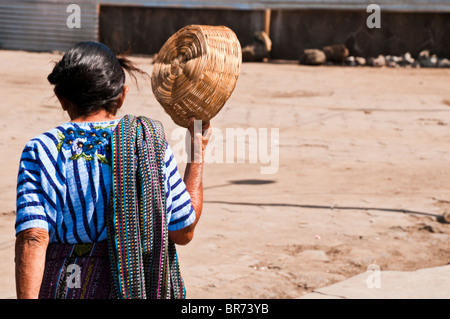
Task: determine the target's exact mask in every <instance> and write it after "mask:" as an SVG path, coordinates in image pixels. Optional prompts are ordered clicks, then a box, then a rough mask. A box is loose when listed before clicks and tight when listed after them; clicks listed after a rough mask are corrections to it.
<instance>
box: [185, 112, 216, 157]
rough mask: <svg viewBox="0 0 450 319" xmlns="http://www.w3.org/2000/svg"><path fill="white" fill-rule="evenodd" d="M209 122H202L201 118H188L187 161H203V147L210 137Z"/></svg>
mask: <svg viewBox="0 0 450 319" xmlns="http://www.w3.org/2000/svg"><path fill="white" fill-rule="evenodd" d="M211 131H212V130H211V124H210V122H209V121H208V122H206V123H202V121H201V120H195V118H193V117H191V118H190V119H189V126H188V132H189V134H186V152H187V154H188V163H203V160H204V154H205V148H206V145H208V142H209V138H210V137H211Z"/></svg>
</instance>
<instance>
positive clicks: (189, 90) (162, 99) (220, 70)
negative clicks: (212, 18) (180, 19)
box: [152, 25, 242, 127]
mask: <svg viewBox="0 0 450 319" xmlns="http://www.w3.org/2000/svg"><path fill="white" fill-rule="evenodd" d="M241 63H242V53H241V46H240V43H239V41H238V39H237V37H236V35H235V34H234V32H233V31H232V30H230V29H229V28H227V27H225V26H204V25H190V26H187V27H184V28H182V29H181V30H179V31H178V32H177V33H175V34H174V35H172V36H171V37H170V38H169V40H167V42H166V43H165V44H164V45H163V47H162V48H161V50H160V52H159V53H158V55H157V58H156V60H155V63H154V66H153V72H152V89H153V94H154V95H155V98H156V99H157V100H158V102H159V103H160V104H161V105H162V107H163V108H164V110H165V111H166V112H167V113H168V114H169V116H170V117H171V118H172V120H173V121H174V122H175V123H176V124H178V125H180V126H182V127H187V126H188V120H189V118H190V117H195V118H196V119H198V120H202V121H203V122H207V121H209V120H210V119H212V118H213V117H214V116H215V115H216V114H217V113H218V112H219V111H220V110H221V109H222V107H223V106H224V105H225V102H226V101H227V100H228V99H229V97H230V96H231V93H232V92H233V90H234V88H235V86H236V82H237V79H238V77H239V72H240V67H241Z"/></svg>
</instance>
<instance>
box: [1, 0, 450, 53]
mask: <svg viewBox="0 0 450 319" xmlns="http://www.w3.org/2000/svg"><path fill="white" fill-rule="evenodd" d="M74 2H75V3H76V4H78V5H79V6H80V8H81V28H79V29H78V28H73V29H70V28H68V27H67V25H66V22H67V17H68V16H69V15H70V13H68V12H67V6H68V5H69V4H71V3H74ZM372 2H374V1H372V0H368V1H366V0H345V1H343V0H290V1H275V0H273V1H269V0H243V1H238V0H197V1H187V0H171V1H169V0H159V1H145V0H76V1H73V0H0V49H13V50H29V51H54V50H61V51H63V50H66V49H67V48H68V47H70V46H72V45H73V44H75V43H77V42H80V41H87V40H92V41H104V42H106V43H107V44H108V45H110V46H111V47H113V48H114V49H116V50H118V51H124V50H127V49H129V48H131V53H139V54H142V53H143V54H153V53H156V52H157V51H158V50H159V48H160V47H161V46H162V44H163V43H164V41H165V40H167V38H168V37H169V36H170V35H171V34H173V33H174V32H175V31H177V30H178V29H179V28H181V27H183V26H185V25H188V24H194V23H198V24H213V25H219V24H223V25H227V26H229V27H230V28H232V29H233V30H234V31H235V32H236V34H237V35H238V38H239V40H240V41H241V45H242V46H245V45H247V44H249V43H250V42H251V37H252V35H253V34H254V32H255V31H261V30H263V29H264V10H265V9H271V12H272V14H271V27H270V37H271V39H272V42H273V46H272V57H273V58H278V59H297V58H298V56H299V53H300V51H301V50H303V49H305V48H320V47H322V46H324V45H330V44H335V43H346V44H347V45H348V46H349V49H350V51H351V54H354V55H361V56H372V55H377V54H379V53H382V54H401V53H404V52H406V51H409V52H411V53H412V54H413V55H415V54H416V53H417V52H419V51H420V50H422V49H429V50H431V51H432V52H434V53H436V54H438V55H440V56H446V57H450V48H449V46H450V39H449V37H450V26H449V25H450V1H448V0H377V1H376V3H377V4H379V5H380V7H381V29H369V28H367V26H366V24H365V21H366V19H367V16H368V15H369V13H367V12H366V8H367V5H368V4H370V3H372Z"/></svg>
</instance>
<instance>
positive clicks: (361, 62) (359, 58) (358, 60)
mask: <svg viewBox="0 0 450 319" xmlns="http://www.w3.org/2000/svg"><path fill="white" fill-rule="evenodd" d="M355 61H356V64H357V65H366V63H367V61H366V59H365V58H363V57H362V56H357V57H355Z"/></svg>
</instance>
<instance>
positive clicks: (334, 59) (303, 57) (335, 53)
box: [299, 44, 349, 65]
mask: <svg viewBox="0 0 450 319" xmlns="http://www.w3.org/2000/svg"><path fill="white" fill-rule="evenodd" d="M348 55H349V51H348V49H347V47H346V46H345V45H344V44H335V45H329V46H325V47H323V48H322V49H321V50H320V49H306V50H303V52H302V53H301V54H300V59H299V62H300V64H306V65H322V64H343V63H345V60H346V59H347V57H348Z"/></svg>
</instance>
